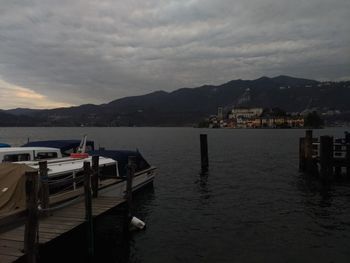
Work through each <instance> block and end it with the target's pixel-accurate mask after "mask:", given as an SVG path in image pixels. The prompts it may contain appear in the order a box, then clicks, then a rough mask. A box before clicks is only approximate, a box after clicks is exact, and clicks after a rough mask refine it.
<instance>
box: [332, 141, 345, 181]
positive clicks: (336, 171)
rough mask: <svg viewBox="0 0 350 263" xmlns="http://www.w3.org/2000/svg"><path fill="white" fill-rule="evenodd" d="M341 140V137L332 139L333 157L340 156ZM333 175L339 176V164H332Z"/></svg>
mask: <svg viewBox="0 0 350 263" xmlns="http://www.w3.org/2000/svg"><path fill="white" fill-rule="evenodd" d="M342 142H343V139H341V138H338V139H335V140H334V143H335V145H334V155H333V157H342V152H341V151H342ZM334 175H335V177H336V178H340V175H341V165H339V164H338V165H335V166H334Z"/></svg>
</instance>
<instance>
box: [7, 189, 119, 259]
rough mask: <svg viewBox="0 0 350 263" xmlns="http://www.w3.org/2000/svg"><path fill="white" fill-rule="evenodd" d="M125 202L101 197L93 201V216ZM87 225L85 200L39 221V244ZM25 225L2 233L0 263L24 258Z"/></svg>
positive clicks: (114, 198) (115, 198)
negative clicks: (84, 224)
mask: <svg viewBox="0 0 350 263" xmlns="http://www.w3.org/2000/svg"><path fill="white" fill-rule="evenodd" d="M123 202H125V199H124V198H117V197H109V196H103V195H102V196H99V197H98V198H94V199H92V215H93V216H94V217H96V216H99V215H101V214H103V213H105V212H107V211H109V210H110V209H112V208H114V207H116V206H118V205H120V204H122V203H123ZM83 223H85V204H84V200H81V201H80V202H78V203H76V204H72V205H70V206H67V207H65V208H62V209H60V210H57V211H55V212H52V213H51V214H50V215H49V216H47V217H43V218H40V220H39V243H40V244H45V243H47V242H50V241H52V240H54V239H55V238H57V237H59V236H61V235H63V234H65V233H67V232H69V231H71V230H73V229H74V228H76V227H78V226H80V225H82V224H83ZM24 229H25V227H24V225H21V226H19V227H16V228H14V229H11V230H8V231H6V232H3V233H0V262H1V263H7V262H14V261H16V260H17V259H18V258H20V257H22V256H24V253H23V251H22V250H23V247H24V241H23V240H24Z"/></svg>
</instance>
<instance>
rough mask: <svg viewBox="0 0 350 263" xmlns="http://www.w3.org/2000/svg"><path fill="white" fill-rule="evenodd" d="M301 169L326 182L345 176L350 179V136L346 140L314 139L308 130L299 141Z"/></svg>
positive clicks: (324, 137)
mask: <svg viewBox="0 0 350 263" xmlns="http://www.w3.org/2000/svg"><path fill="white" fill-rule="evenodd" d="M299 169H300V171H301V172H304V173H306V174H311V175H316V176H319V177H320V178H321V179H322V180H325V181H330V180H333V179H334V178H340V177H341V176H343V175H345V176H346V177H347V178H348V179H350V134H349V133H346V135H345V138H336V139H335V138H333V137H332V136H321V137H320V138H314V137H313V135H312V130H307V131H306V133H305V137H303V138H300V141H299Z"/></svg>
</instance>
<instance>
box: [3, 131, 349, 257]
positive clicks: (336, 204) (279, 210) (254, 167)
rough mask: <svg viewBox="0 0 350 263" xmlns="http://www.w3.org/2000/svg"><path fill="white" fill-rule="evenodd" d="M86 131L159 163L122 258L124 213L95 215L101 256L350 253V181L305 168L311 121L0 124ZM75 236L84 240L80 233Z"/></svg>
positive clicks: (39, 135)
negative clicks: (276, 125) (120, 219)
mask: <svg viewBox="0 0 350 263" xmlns="http://www.w3.org/2000/svg"><path fill="white" fill-rule="evenodd" d="M345 130H350V129H345V128H344V129H343V128H337V129H323V130H315V131H314V134H315V135H317V136H318V135H334V136H341V137H343V135H344V131H345ZM200 133H207V134H208V141H209V161H210V169H209V174H208V175H207V176H201V175H200V173H199V171H200V156H199V134H200ZM83 134H88V137H89V139H92V140H94V141H95V145H96V146H97V147H98V146H99V145H100V146H103V147H106V148H114V149H136V148H138V149H139V150H140V152H141V153H142V154H143V155H144V157H145V158H146V159H147V160H148V161H149V162H150V163H151V164H153V165H155V166H157V167H158V175H157V178H156V180H155V183H154V188H153V189H147V190H146V191H144V192H143V193H140V194H138V195H137V197H136V198H135V214H136V215H137V216H138V217H139V218H141V219H142V220H144V221H145V222H146V223H147V229H146V230H145V231H142V232H137V233H133V234H132V238H131V240H130V242H129V243H128V244H127V248H123V251H122V252H118V253H119V255H120V253H122V254H123V256H122V257H120V256H119V257H118V256H116V255H115V253H114V251H113V250H114V249H113V246H116V243H113V242H114V239H113V238H114V236H113V235H114V232H113V231H114V229H116V226H115V222H116V221H115V220H116V215H117V213H111V214H110V215H106V217H105V219H104V220H102V222H100V223H98V224H100V225H99V226H97V227H98V228H99V229H100V230H99V231H100V232H99V233H100V234H99V236H98V237H97V243H98V246H100V247H106V248H108V249H105V250H99V251H103V252H101V254H100V255H99V256H100V257H101V258H103V262H119V261H123V262H308V263H309V262H350V249H349V247H350V205H349V204H350V184H349V183H342V184H338V185H337V184H334V185H332V186H330V187H329V188H325V187H322V185H320V184H319V183H318V182H317V181H315V180H312V179H308V178H305V177H304V176H303V175H301V174H300V173H299V172H298V138H299V137H300V136H303V135H304V130H213V129H193V128H1V129H0V142H6V143H10V144H13V145H20V144H23V143H25V142H26V141H27V138H28V137H29V138H30V139H31V140H46V139H68V138H69V139H71V138H78V139H79V138H81V136H82V135H83ZM101 233H102V234H101ZM71 240H72V242H73V243H74V246H77V245H76V240H79V237H78V238H77V237H72V238H71ZM66 245H68V246H72V244H69V242H67V243H66ZM111 248H112V249H111ZM57 250H58V249H57ZM111 250H112V251H111ZM62 251H64V247H62V248H60V249H59V251H58V254H64V253H60V252H62ZM108 251H110V254H109V253H108ZM102 253H103V255H102ZM67 258H69V255H67ZM97 261H98V260H97ZM97 261H96V262H97ZM100 262H102V261H100Z"/></svg>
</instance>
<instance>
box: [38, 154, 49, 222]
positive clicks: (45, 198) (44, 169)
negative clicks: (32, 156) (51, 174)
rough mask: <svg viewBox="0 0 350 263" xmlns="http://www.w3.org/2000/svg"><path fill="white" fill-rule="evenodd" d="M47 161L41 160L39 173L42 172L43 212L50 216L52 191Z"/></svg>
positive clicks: (41, 194) (41, 195) (41, 197)
mask: <svg viewBox="0 0 350 263" xmlns="http://www.w3.org/2000/svg"><path fill="white" fill-rule="evenodd" d="M47 171H48V169H47V161H40V162H39V173H40V199H41V200H40V201H41V208H42V209H44V212H43V213H42V214H43V215H45V216H48V215H49V214H50V213H49V212H48V211H47V209H48V208H49V207H50V198H49V195H50V192H49V178H48V174H47Z"/></svg>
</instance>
